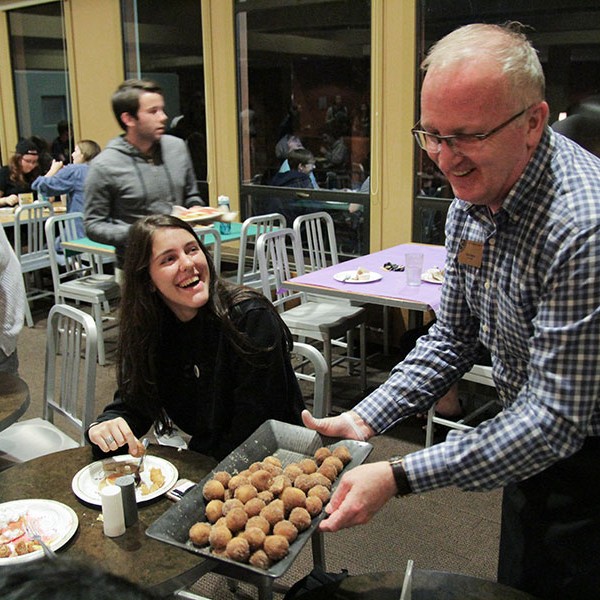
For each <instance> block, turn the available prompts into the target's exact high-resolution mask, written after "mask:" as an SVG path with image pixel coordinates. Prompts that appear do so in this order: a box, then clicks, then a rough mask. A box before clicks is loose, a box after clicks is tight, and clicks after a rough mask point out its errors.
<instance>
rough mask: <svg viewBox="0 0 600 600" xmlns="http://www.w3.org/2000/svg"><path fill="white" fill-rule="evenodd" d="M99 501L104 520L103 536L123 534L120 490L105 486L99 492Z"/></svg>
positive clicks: (112, 486)
mask: <svg viewBox="0 0 600 600" xmlns="http://www.w3.org/2000/svg"><path fill="white" fill-rule="evenodd" d="M100 500H101V503H102V516H103V518H104V534H105V535H107V536H108V537H117V536H119V535H123V534H124V533H125V515H124V514H123V501H122V500H121V488H120V487H119V486H117V485H107V486H106V487H105V488H103V489H102V490H100Z"/></svg>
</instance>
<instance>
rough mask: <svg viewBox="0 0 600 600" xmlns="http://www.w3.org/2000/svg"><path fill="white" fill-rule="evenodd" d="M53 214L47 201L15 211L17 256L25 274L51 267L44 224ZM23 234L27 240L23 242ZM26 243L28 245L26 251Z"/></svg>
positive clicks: (21, 207)
mask: <svg viewBox="0 0 600 600" xmlns="http://www.w3.org/2000/svg"><path fill="white" fill-rule="evenodd" d="M53 214H54V209H53V208H52V204H50V202H47V201H46V200H38V201H36V202H33V203H32V204H24V205H23V206H20V207H19V208H17V210H16V211H15V227H14V232H15V254H16V255H17V258H18V259H19V262H20V263H21V270H22V271H23V273H29V272H31V271H37V270H38V269H43V268H45V267H49V266H50V255H49V252H48V246H47V243H46V235H45V233H44V224H45V221H46V219H47V218H48V216H52V215H53ZM23 232H26V236H25V240H23ZM24 241H26V243H27V246H26V249H25V250H24V248H23V242H24Z"/></svg>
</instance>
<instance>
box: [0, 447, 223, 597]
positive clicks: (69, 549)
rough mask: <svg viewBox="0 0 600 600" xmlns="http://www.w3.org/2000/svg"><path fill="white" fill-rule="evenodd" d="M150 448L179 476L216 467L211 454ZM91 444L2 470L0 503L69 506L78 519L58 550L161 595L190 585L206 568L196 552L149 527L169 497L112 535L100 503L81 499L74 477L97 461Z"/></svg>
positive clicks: (195, 477)
mask: <svg viewBox="0 0 600 600" xmlns="http://www.w3.org/2000/svg"><path fill="white" fill-rule="evenodd" d="M148 452H149V453H150V454H152V455H155V456H160V457H162V458H164V459H166V460H168V461H170V462H171V463H173V464H174V465H175V466H176V467H177V469H178V471H179V477H180V478H182V477H185V478H187V479H191V480H192V481H200V480H201V479H202V478H203V477H204V476H205V475H206V474H207V473H208V472H209V471H210V470H212V469H213V468H214V467H215V466H216V464H217V463H216V461H215V460H214V459H212V458H209V457H206V456H203V455H201V454H197V453H195V452H192V451H189V450H184V451H181V452H180V451H178V450H177V449H175V448H171V447H167V446H155V445H152V446H150V449H149V450H148ZM93 461H94V459H93V457H92V450H91V448H90V447H89V446H84V447H81V448H74V449H72V450H64V451H62V452H56V453H54V454H48V455H46V456H43V457H41V458H37V459H34V460H31V461H27V462H24V463H21V464H18V465H15V466H13V467H11V468H9V469H6V470H5V471H2V472H0V502H7V501H10V500H18V499H22V498H48V499H52V500H57V501H59V502H62V503H63V504H66V505H67V506H70V507H71V508H72V509H73V510H74V511H75V513H76V514H77V516H78V518H79V528H78V530H77V532H76V533H75V535H74V537H73V538H72V539H71V541H70V542H69V543H68V544H67V545H66V546H64V547H63V548H62V549H60V550H59V551H58V554H59V555H60V554H63V553H64V554H65V555H67V556H69V557H73V558H75V559H79V560H82V561H85V562H89V563H94V564H97V565H99V566H101V567H103V568H105V569H107V570H108V571H110V572H112V573H115V574H117V575H121V576H123V577H125V578H127V579H129V580H131V581H133V582H135V583H138V584H140V585H143V586H147V587H149V588H152V589H153V590H154V591H155V592H157V593H158V594H159V595H164V596H166V595H169V594H172V593H173V591H174V590H176V589H179V588H181V587H182V586H187V585H191V584H192V583H194V582H195V581H196V580H197V579H198V576H197V575H196V571H197V570H200V571H201V572H204V571H206V567H203V565H202V563H203V562H205V561H203V560H202V559H201V558H199V557H198V556H197V555H195V554H192V553H190V552H185V551H183V550H181V549H180V548H176V547H174V546H170V545H169V544H165V543H163V542H159V541H157V540H153V539H151V538H149V537H148V536H146V535H145V531H146V529H147V527H148V526H149V525H151V524H152V523H153V522H154V521H155V520H156V519H157V518H158V517H159V516H160V515H161V514H162V513H163V512H164V511H165V510H167V509H168V508H169V506H170V505H171V501H170V500H168V499H167V498H166V497H165V496H161V497H160V498H157V499H155V500H153V501H150V502H147V503H144V504H143V505H140V507H139V521H138V523H136V524H135V525H133V526H131V527H129V528H128V529H127V531H126V532H125V534H124V535H122V536H119V537H116V538H109V537H106V536H105V535H104V532H103V528H102V523H101V522H100V521H99V520H98V516H99V514H100V508H99V507H95V506H88V505H86V504H84V503H82V502H81V501H80V500H79V499H78V498H77V497H76V496H75V494H74V493H73V491H72V490H71V480H72V479H73V476H74V475H75V474H76V473H77V472H78V471H79V470H80V469H81V468H83V467H85V466H86V465H88V464H89V463H91V462H93Z"/></svg>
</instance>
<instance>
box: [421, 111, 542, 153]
mask: <svg viewBox="0 0 600 600" xmlns="http://www.w3.org/2000/svg"><path fill="white" fill-rule="evenodd" d="M532 106H534V104H531V105H530V106H528V107H527V108H524V109H523V110H522V111H520V112H518V113H517V114H516V115H513V116H512V117H510V119H507V120H506V121H504V122H503V123H500V125H498V127H494V129H491V130H490V131H488V132H487V133H457V134H455V135H437V134H435V133H429V131H423V130H421V129H416V125H415V127H414V128H413V129H411V132H412V134H413V135H414V136H415V140H417V144H419V147H420V148H422V149H423V150H425V152H428V153H429V154H439V153H440V152H441V151H442V142H446V143H447V144H448V146H449V147H450V148H452V150H454V152H458V153H459V154H468V153H469V152H473V151H475V150H477V149H478V148H479V146H480V144H481V142H483V141H484V140H487V139H488V138H489V137H491V136H492V135H494V134H495V133H498V132H499V131H501V130H502V129H504V128H505V127H506V126H507V125H510V124H511V123H512V122H513V121H516V120H517V119H518V118H519V117H520V116H522V115H524V114H525V113H526V112H527V111H528V110H529V109H530V108H531V107H532ZM418 124H419V123H417V125H418Z"/></svg>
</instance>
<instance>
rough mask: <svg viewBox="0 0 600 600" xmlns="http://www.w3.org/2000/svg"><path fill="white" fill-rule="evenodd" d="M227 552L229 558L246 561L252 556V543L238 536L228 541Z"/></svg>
mask: <svg viewBox="0 0 600 600" xmlns="http://www.w3.org/2000/svg"><path fill="white" fill-rule="evenodd" d="M225 554H226V555H227V557H228V558H231V559H232V560H235V561H237V562H241V563H245V562H248V559H249V558H250V544H249V543H248V540H247V539H246V538H243V537H236V538H233V539H232V540H229V542H227V547H226V548H225Z"/></svg>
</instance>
